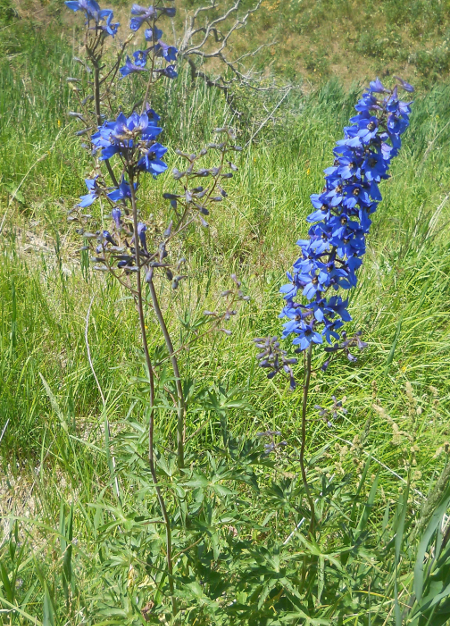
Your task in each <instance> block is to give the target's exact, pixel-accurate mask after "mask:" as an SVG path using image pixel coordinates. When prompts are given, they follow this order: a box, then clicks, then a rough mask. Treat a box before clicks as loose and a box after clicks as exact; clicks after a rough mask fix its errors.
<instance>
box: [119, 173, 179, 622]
mask: <svg viewBox="0 0 450 626" xmlns="http://www.w3.org/2000/svg"><path fill="white" fill-rule="evenodd" d="M128 175H129V180H130V190H131V206H132V209H133V227H134V237H135V242H134V249H135V262H136V267H137V272H136V281H137V294H136V305H137V309H138V314H139V325H140V330H141V337H142V345H143V349H144V355H145V361H146V364H147V369H148V376H149V381H150V421H149V429H148V460H149V465H150V473H151V475H152V480H153V484H154V486H155V490H156V495H157V498H158V502H159V506H160V508H161V512H162V515H163V518H164V524H165V527H166V553H167V554H166V560H167V572H168V577H169V590H170V595H171V597H172V613H173V615H174V617H175V615H176V614H177V612H178V608H177V601H176V599H175V594H174V585H173V562H172V530H171V525H170V519H169V515H168V513H167V508H166V503H165V502H164V498H163V495H162V492H161V488H160V486H159V482H158V477H157V474H156V466H155V452H154V444H153V437H154V427H155V420H154V407H155V377H154V372H153V366H152V363H151V359H150V353H149V350H148V341H147V331H146V329H145V317H144V307H143V299H142V283H141V268H140V263H141V259H140V254H139V238H138V234H137V232H138V216H137V205H136V193H135V191H134V178H133V170H132V169H131V168H130V170H129V172H128Z"/></svg>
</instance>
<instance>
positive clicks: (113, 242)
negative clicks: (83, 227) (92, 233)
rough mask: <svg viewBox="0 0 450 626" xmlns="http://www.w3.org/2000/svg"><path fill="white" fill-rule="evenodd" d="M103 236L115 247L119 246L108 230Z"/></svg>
mask: <svg viewBox="0 0 450 626" xmlns="http://www.w3.org/2000/svg"><path fill="white" fill-rule="evenodd" d="M85 236H86V235H85ZM102 236H103V239H104V240H105V241H107V242H108V243H110V244H112V245H113V246H117V244H116V242H115V241H114V239H113V238H112V237H111V235H110V233H109V232H108V231H107V230H104V231H103V233H102Z"/></svg>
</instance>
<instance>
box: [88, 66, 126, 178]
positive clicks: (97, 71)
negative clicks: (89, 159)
mask: <svg viewBox="0 0 450 626" xmlns="http://www.w3.org/2000/svg"><path fill="white" fill-rule="evenodd" d="M92 64H93V66H94V104H95V116H96V118H97V125H98V126H101V125H102V115H101V109H100V67H99V65H98V61H97V60H93V59H92ZM105 163H106V169H107V170H108V174H109V175H110V177H111V180H112V183H113V185H114V186H115V187H118V186H119V183H118V182H117V178H116V175H115V174H114V171H113V169H112V167H111V165H110V164H109V161H108V160H106V161H105Z"/></svg>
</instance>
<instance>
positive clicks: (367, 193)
mask: <svg viewBox="0 0 450 626" xmlns="http://www.w3.org/2000/svg"><path fill="white" fill-rule="evenodd" d="M399 82H400V85H397V86H395V87H394V89H393V90H389V89H386V88H385V87H384V86H383V85H382V83H381V82H380V81H379V80H378V79H377V80H375V81H373V82H371V83H370V87H369V89H368V91H367V92H366V93H364V94H363V96H362V98H361V99H360V100H359V102H358V104H357V105H356V107H355V109H356V111H357V115H356V116H354V117H352V118H351V120H350V122H351V123H352V125H351V126H348V127H346V128H345V129H344V132H345V138H344V139H342V140H341V141H338V142H337V145H336V147H335V148H334V151H333V152H334V155H335V162H334V164H333V166H332V167H329V168H328V169H326V170H325V174H326V176H325V187H324V188H323V190H322V192H321V193H320V194H313V195H312V196H311V202H312V205H313V207H314V211H313V212H312V213H311V214H310V215H309V216H308V217H307V221H308V222H310V223H311V224H312V226H311V227H310V229H309V231H308V234H309V238H308V239H301V240H300V241H298V242H297V245H298V246H299V247H300V250H301V256H300V257H299V259H298V260H297V261H296V262H295V263H294V270H293V272H292V273H288V275H287V276H288V278H289V281H290V282H289V283H288V284H287V285H284V286H283V287H282V288H281V292H282V293H283V294H284V298H285V300H286V304H285V306H284V308H283V311H282V313H281V315H280V317H287V318H288V320H289V321H288V322H286V323H285V324H284V330H283V337H288V336H289V335H294V338H293V341H292V343H293V344H294V345H296V346H298V348H297V352H301V351H303V350H306V349H307V348H309V346H311V345H312V344H321V343H323V339H324V338H325V339H326V340H327V342H328V343H330V344H331V343H332V342H333V340H339V338H340V336H339V333H338V330H339V329H340V328H341V327H342V326H343V324H344V322H347V321H350V320H351V317H350V314H349V312H348V300H344V299H343V298H342V296H340V295H331V294H333V292H335V291H337V290H338V289H339V288H342V289H344V290H348V289H350V288H351V287H354V286H355V285H356V282H357V278H356V270H357V269H358V267H360V265H361V264H362V257H363V255H364V253H365V247H366V236H367V234H368V232H369V228H370V225H371V219H370V216H371V215H372V214H373V213H374V212H375V210H376V208H377V205H378V203H379V202H380V200H381V194H380V191H379V188H378V186H379V183H380V181H381V180H383V179H387V178H389V175H388V170H389V165H390V162H391V160H392V158H393V157H395V156H396V155H397V153H398V151H399V149H400V146H401V139H400V136H401V134H402V133H403V132H404V131H405V130H406V129H407V127H408V125H409V115H410V104H411V103H406V102H402V101H400V100H399V97H398V87H399V86H400V87H401V88H402V89H404V90H406V91H413V88H412V87H411V86H410V85H409V84H408V83H406V82H405V81H403V80H400V79H399ZM299 295H302V296H304V297H305V298H306V300H307V301H308V303H307V304H302V303H301V302H298V301H297V299H298V297H299Z"/></svg>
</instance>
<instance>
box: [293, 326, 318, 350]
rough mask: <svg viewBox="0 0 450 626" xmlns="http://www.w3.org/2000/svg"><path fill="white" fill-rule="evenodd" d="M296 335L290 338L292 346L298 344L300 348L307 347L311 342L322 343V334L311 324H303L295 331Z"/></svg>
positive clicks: (304, 348)
mask: <svg viewBox="0 0 450 626" xmlns="http://www.w3.org/2000/svg"><path fill="white" fill-rule="evenodd" d="M296 332H297V337H295V339H293V340H292V343H293V344H294V346H298V345H299V346H300V351H301V350H306V349H307V348H309V346H310V344H311V343H323V338H322V335H319V333H318V332H316V331H315V330H314V326H313V324H303V327H302V328H299V329H298V330H297V331H296Z"/></svg>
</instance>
